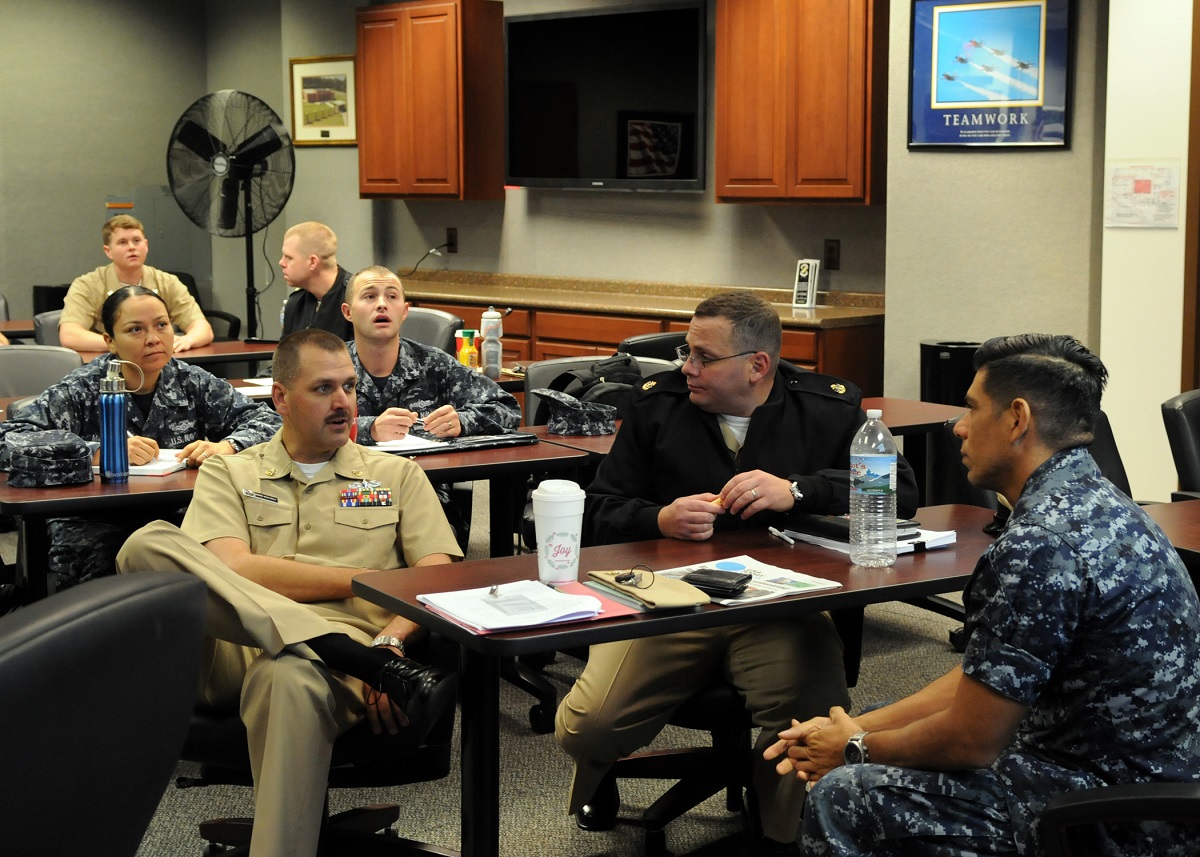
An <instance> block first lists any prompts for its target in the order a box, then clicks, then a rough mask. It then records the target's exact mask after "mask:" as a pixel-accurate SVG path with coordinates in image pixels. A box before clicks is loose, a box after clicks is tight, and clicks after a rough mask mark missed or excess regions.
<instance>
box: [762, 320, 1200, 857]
mask: <svg viewBox="0 0 1200 857" xmlns="http://www.w3.org/2000/svg"><path fill="white" fill-rule="evenodd" d="M975 366H976V369H977V373H976V376H975V380H974V383H973V384H972V385H971V388H970V390H968V392H967V408H968V411H967V414H966V415H965V416H964V417H963V418H962V419H961V420H960V421H959V423H958V426H957V428H956V430H955V431H956V433H957V434H958V436H959V437H960V438H962V440H963V445H962V455H963V462H964V463H965V465H966V467H967V471H968V478H969V479H970V481H971V483H972V484H975V485H978V486H981V487H985V488H991V489H994V490H996V491H998V492H1000V493H1001V494H1003V495H1004V496H1005V497H1008V498H1010V499H1012V500H1014V501H1015V502H1014V503H1013V512H1012V518H1011V519H1010V521H1009V523H1008V525H1007V527H1006V529H1005V530H1004V532H1002V533H1001V535H1000V537H999V538H998V539H997V540H996V542H995V544H994V545H992V546H991V547H990V548H989V549H988V550H987V551H986V552H985V553H984V555H983V556H982V557H981V558H980V560H979V563H978V565H977V566H976V568H975V572H974V574H973V575H972V577H971V580H970V582H969V583H968V585H967V588H966V591H965V593H964V602H965V604H966V608H967V621H966V633H967V646H966V652H965V654H964V656H963V663H962V666H961V667H956V668H955V669H953V670H951V671H950V672H949V673H947V674H946V675H945V676H943V677H942V678H940V679H938V680H936V681H934V682H932V683H931V684H929V685H928V686H927V687H925V688H924V689H923V690H920V691H918V692H917V693H915V694H913V695H912V696H910V697H907V698H906V699H903V700H900V701H899V702H896V703H893V704H891V705H888V706H885V707H882V708H879V709H876V710H874V711H870V712H868V713H866V714H863V715H861V716H859V717H856V718H850V717H849V716H848V715H847V714H846V712H845V711H843V710H842V709H840V708H834V709H832V711H831V712H830V716H829V717H819V718H814V719H812V720H809V721H807V722H805V723H796V724H794V725H793V728H791V729H788V730H785V731H784V732H782V733H780V737H781V740H780V741H779V742H778V743H777V744H775V745H774V746H772V747H771V748H769V749H768V750H767V752H766V754H765V755H766V756H767V758H779V759H780V761H779V763H778V770H779V771H780V773H781V774H784V775H786V776H798V777H799V778H800V779H802V780H807V781H809V782H810V783H812V784H813V785H812V791H811V793H810V794H809V797H808V805H807V807H806V809H805V814H804V823H803V828H802V846H803V849H804V850H805V851H806V853H809V854H815V855H857V854H899V853H919V854H923V855H924V854H931V855H950V854H954V855H961V854H1033V853H1041V852H1040V843H1039V841H1038V832H1037V827H1036V822H1037V818H1038V815H1039V814H1040V812H1041V810H1042V808H1043V807H1044V805H1045V804H1046V802H1047V801H1048V800H1049V799H1050V798H1052V797H1054V796H1055V795H1057V794H1059V793H1061V792H1064V791H1071V790H1077V789H1085V788H1091V787H1096V786H1106V785H1117V784H1121V783H1129V782H1146V781H1193V782H1194V781H1197V780H1200V605H1198V604H1197V598H1196V591H1195V589H1194V587H1193V585H1192V583H1191V581H1190V579H1189V577H1188V573H1187V571H1186V570H1185V568H1184V567H1183V565H1182V563H1181V562H1180V560H1179V557H1178V555H1177V554H1176V552H1175V550H1174V548H1172V547H1171V544H1170V543H1169V542H1168V541H1167V539H1166V537H1165V536H1164V535H1163V533H1162V532H1161V531H1160V530H1159V529H1158V527H1157V526H1155V524H1154V523H1153V522H1151V521H1150V520H1149V518H1147V517H1146V516H1145V514H1143V513H1142V512H1141V510H1139V509H1138V507H1137V506H1136V505H1135V504H1134V503H1133V502H1132V501H1131V500H1129V499H1128V498H1127V497H1126V496H1125V495H1124V494H1122V493H1121V492H1120V491H1119V490H1117V489H1116V488H1115V487H1114V486H1113V485H1112V484H1111V483H1110V482H1109V481H1108V480H1106V479H1104V478H1103V477H1102V476H1101V475H1100V472H1099V470H1098V469H1097V467H1096V464H1095V462H1094V461H1093V460H1092V457H1091V455H1090V454H1089V453H1088V451H1087V447H1086V444H1088V443H1090V442H1091V440H1092V427H1093V421H1094V416H1095V415H1096V414H1097V413H1098V411H1099V408H1100V394H1101V392H1102V390H1103V387H1104V384H1105V381H1106V380H1107V372H1106V370H1105V368H1104V366H1103V364H1102V363H1101V362H1100V360H1099V358H1097V357H1095V356H1094V355H1093V354H1091V353H1090V352H1089V351H1088V350H1087V349H1086V348H1084V347H1083V346H1082V345H1081V344H1079V343H1078V342H1077V341H1076V340H1074V339H1072V338H1070V337H1067V336H1047V335H1041V334H1029V335H1025V336H1014V337H1005V338H1000V339H993V340H991V341H989V342H986V343H984V345H983V346H982V347H981V348H980V349H979V352H978V353H977V355H976V358H975ZM1175 836H1178V831H1172V830H1171V829H1170V828H1169V827H1167V826H1163V825H1160V826H1150V825H1147V826H1145V827H1142V826H1138V825H1133V824H1125V825H1120V826H1111V827H1110V828H1109V830H1108V837H1109V838H1108V841H1107V843H1106V850H1103V851H1100V852H1098V853H1104V854H1114V855H1115V854H1146V855H1150V854H1153V855H1156V857H1162V855H1182V854H1186V853H1191V854H1194V853H1195V851H1194V843H1189V842H1184V841H1182V840H1177V839H1176V838H1174V837H1175Z"/></svg>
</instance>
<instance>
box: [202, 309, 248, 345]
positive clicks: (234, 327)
mask: <svg viewBox="0 0 1200 857" xmlns="http://www.w3.org/2000/svg"><path fill="white" fill-rule="evenodd" d="M204 315H205V317H209V316H211V317H212V318H219V319H221V320H222V321H224V322H225V323H226V324H228V325H229V332H228V334H226V335H227V336H228V337H229V338H230V339H237V338H238V334H239V333H241V332H242V320H241V319H240V318H238V317H237V316H236V315H234V314H233V313H230V312H225V311H224V310H220V309H206V310H204Z"/></svg>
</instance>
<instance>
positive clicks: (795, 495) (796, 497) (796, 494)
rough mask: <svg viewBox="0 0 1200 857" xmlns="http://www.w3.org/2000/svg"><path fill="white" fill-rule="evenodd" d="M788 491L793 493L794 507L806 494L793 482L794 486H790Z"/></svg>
mask: <svg viewBox="0 0 1200 857" xmlns="http://www.w3.org/2000/svg"><path fill="white" fill-rule="evenodd" d="M788 490H789V491H791V492H792V505H793V506H795V505H796V504H797V503H799V502H800V501H801V500H803V499H804V492H803V491H801V490H800V486H799V485H798V484H797V483H796V482H792V484H791V485H789V486H788Z"/></svg>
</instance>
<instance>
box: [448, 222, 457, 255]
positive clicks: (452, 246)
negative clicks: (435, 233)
mask: <svg viewBox="0 0 1200 857" xmlns="http://www.w3.org/2000/svg"><path fill="white" fill-rule="evenodd" d="M446 252H447V253H457V252H458V230H457V229H456V228H454V227H453V226H447V227H446Z"/></svg>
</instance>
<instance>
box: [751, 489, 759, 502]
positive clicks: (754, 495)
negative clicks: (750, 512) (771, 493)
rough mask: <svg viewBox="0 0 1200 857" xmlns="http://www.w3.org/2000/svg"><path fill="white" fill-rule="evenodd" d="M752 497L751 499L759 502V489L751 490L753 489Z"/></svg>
mask: <svg viewBox="0 0 1200 857" xmlns="http://www.w3.org/2000/svg"><path fill="white" fill-rule="evenodd" d="M750 496H751V497H753V498H754V499H755V500H757V499H758V489H757V488H751V489H750Z"/></svg>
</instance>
